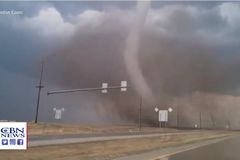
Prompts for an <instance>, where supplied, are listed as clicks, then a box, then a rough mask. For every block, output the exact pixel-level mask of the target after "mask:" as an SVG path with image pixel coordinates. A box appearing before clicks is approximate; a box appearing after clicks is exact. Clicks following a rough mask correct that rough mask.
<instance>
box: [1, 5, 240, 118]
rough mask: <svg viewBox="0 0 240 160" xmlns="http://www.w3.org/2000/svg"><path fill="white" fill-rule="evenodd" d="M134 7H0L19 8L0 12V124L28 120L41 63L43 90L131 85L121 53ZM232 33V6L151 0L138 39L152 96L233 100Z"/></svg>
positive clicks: (239, 28) (235, 27) (238, 44)
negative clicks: (11, 12)
mask: <svg viewBox="0 0 240 160" xmlns="http://www.w3.org/2000/svg"><path fill="white" fill-rule="evenodd" d="M135 7H136V2H0V11H8V10H15V11H23V14H21V15H4V14H1V15H0V52H1V53H0V75H1V78H0V89H1V91H0V108H1V113H0V116H1V117H3V118H0V119H4V118H5V119H7V118H9V119H22V120H23V119H28V120H29V119H32V118H33V117H34V116H33V115H34V114H33V113H34V110H35V108H34V107H35V101H36V89H35V88H34V86H35V85H36V84H37V82H38V80H37V79H36V78H38V76H39V68H40V61H41V60H44V61H45V62H46V68H47V71H46V75H45V78H44V80H45V82H44V83H45V84H48V85H49V86H50V88H56V87H57V88H58V89H59V88H69V87H74V88H75V87H84V86H87V87H91V86H93V87H95V86H96V85H99V84H98V83H99V82H101V81H110V82H112V83H113V84H116V83H118V81H120V78H123V79H127V80H130V83H134V79H129V76H128V73H127V70H126V68H125V63H124V60H123V55H122V54H123V50H124V45H125V39H126V37H127V35H128V33H129V28H130V27H131V25H132V21H133V19H134V15H135ZM239 36H240V3H238V2H232V3H230V2H229V3H227V2H225V3H216V2H182V3H181V2H153V3H152V5H151V8H150V9H149V11H148V14H147V18H146V21H145V24H144V29H143V32H142V35H141V46H140V53H139V57H140V63H141V69H142V72H143V74H144V76H145V78H146V79H147V81H148V82H149V84H150V87H151V88H152V90H153V92H154V94H155V95H156V97H157V96H159V95H162V94H164V95H167V96H182V95H186V94H191V93H193V92H195V91H200V92H209V93H214V94H215V93H216V94H223V95H233V96H239V94H240V90H239V86H240V55H239V49H240V41H239ZM20 107H21V109H20ZM13 110H17V111H19V114H16V113H14V112H13ZM2 111H5V113H4V112H2ZM23 112H24V113H23ZM25 112H28V113H29V114H28V115H26V113H25Z"/></svg>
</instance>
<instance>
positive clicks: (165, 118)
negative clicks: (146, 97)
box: [158, 110, 168, 122]
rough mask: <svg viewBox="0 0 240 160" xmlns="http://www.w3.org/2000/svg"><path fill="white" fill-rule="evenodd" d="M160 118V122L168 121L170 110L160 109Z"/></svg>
mask: <svg viewBox="0 0 240 160" xmlns="http://www.w3.org/2000/svg"><path fill="white" fill-rule="evenodd" d="M158 120H159V122H167V121H168V111H167V110H159V116H158Z"/></svg>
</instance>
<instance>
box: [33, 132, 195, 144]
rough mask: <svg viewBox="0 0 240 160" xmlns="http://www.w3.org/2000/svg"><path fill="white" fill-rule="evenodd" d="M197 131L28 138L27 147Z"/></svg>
mask: <svg viewBox="0 0 240 160" xmlns="http://www.w3.org/2000/svg"><path fill="white" fill-rule="evenodd" d="M194 133H198V132H197V131H188V132H178V133H176V132H175V133H119V134H100V135H99V134H98V135H65V136H30V137H29V147H33V146H44V145H56V144H70V143H86V142H98V141H107V140H118V139H130V138H147V137H158V136H166V135H179V134H194Z"/></svg>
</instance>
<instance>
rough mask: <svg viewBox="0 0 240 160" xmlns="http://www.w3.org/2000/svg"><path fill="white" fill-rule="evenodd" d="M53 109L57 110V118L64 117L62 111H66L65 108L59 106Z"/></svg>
mask: <svg viewBox="0 0 240 160" xmlns="http://www.w3.org/2000/svg"><path fill="white" fill-rule="evenodd" d="M53 111H55V116H54V118H55V119H61V118H62V112H63V111H64V108H61V109H57V108H53Z"/></svg>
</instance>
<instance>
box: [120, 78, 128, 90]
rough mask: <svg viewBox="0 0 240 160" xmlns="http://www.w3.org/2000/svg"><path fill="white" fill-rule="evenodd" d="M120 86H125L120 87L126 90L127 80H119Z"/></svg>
mask: <svg viewBox="0 0 240 160" xmlns="http://www.w3.org/2000/svg"><path fill="white" fill-rule="evenodd" d="M121 87H125V88H121V91H123V92H124V91H127V81H121Z"/></svg>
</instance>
